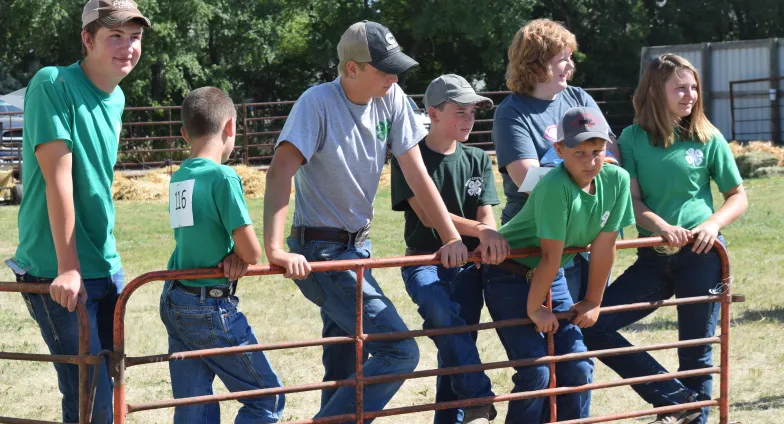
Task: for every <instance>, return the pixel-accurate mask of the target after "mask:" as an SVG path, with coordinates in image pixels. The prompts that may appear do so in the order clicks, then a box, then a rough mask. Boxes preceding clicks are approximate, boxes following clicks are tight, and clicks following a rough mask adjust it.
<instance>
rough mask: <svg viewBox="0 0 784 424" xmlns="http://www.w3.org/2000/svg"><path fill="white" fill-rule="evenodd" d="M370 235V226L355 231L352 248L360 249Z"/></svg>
mask: <svg viewBox="0 0 784 424" xmlns="http://www.w3.org/2000/svg"><path fill="white" fill-rule="evenodd" d="M369 235H370V225H366V226H364V227H362V228H360V229H359V231H357V233H356V234H355V235H354V247H362V245H363V244H365V242H366V241H367V239H368V236H369Z"/></svg>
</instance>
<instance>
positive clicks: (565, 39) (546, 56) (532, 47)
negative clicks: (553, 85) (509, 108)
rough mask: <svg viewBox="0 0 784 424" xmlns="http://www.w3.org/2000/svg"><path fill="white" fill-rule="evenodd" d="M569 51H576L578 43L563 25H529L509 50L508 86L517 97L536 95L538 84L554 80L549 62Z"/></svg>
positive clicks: (538, 21)
mask: <svg viewBox="0 0 784 424" xmlns="http://www.w3.org/2000/svg"><path fill="white" fill-rule="evenodd" d="M566 49H569V50H572V51H575V50H577V39H576V38H575V37H574V34H572V33H571V32H569V30H568V29H566V28H564V26H563V25H561V24H559V23H557V22H554V21H551V20H549V19H536V20H533V21H531V22H529V23H528V24H527V25H526V26H524V27H522V28H520V30H519V31H517V34H516V35H515V38H514V40H513V41H512V44H511V45H510V46H509V64H508V65H507V67H506V86H507V87H509V89H510V90H512V91H514V92H515V93H518V94H531V93H533V91H534V88H535V87H536V84H538V83H541V82H548V81H550V80H551V79H552V78H553V75H552V72H550V68H549V67H548V62H549V61H550V59H552V58H553V57H555V55H557V54H558V53H560V52H562V51H563V50H566ZM573 73H574V71H572V72H570V73H569V75H568V79H571V78H572V74H573Z"/></svg>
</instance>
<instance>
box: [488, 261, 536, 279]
mask: <svg viewBox="0 0 784 424" xmlns="http://www.w3.org/2000/svg"><path fill="white" fill-rule="evenodd" d="M496 266H497V267H498V268H500V269H501V270H503V271H504V272H507V273H509V274H512V275H517V276H518V277H523V278H525V279H527V280H528V281H533V279H534V272H535V271H536V268H528V267H527V266H525V265H523V264H521V263H520V262H517V261H515V260H514V259H507V260H505V261H503V262H501V263H500V264H498V265H496Z"/></svg>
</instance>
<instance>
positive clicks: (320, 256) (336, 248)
mask: <svg viewBox="0 0 784 424" xmlns="http://www.w3.org/2000/svg"><path fill="white" fill-rule="evenodd" d="M348 249H349V247H348V245H346V244H343V243H338V242H334V241H314V242H313V257H314V258H315V259H316V260H318V261H332V260H335V259H337V257H338V256H340V255H342V254H344V253H346V252H347V251H348Z"/></svg>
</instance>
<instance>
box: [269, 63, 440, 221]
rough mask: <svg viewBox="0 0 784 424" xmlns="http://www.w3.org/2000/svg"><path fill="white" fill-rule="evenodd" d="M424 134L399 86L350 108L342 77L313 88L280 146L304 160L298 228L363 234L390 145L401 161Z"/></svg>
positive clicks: (297, 182) (294, 113)
mask: <svg viewBox="0 0 784 424" xmlns="http://www.w3.org/2000/svg"><path fill="white" fill-rule="evenodd" d="M426 133H427V132H426V130H425V128H424V127H422V126H421V125H419V124H417V122H416V120H415V118H414V111H413V110H412V109H411V106H410V105H409V104H408V102H407V101H406V95H405V93H403V90H402V89H401V88H400V86H398V85H397V84H395V85H393V86H392V88H391V89H390V92H389V94H387V95H386V96H384V97H378V98H373V99H372V100H371V101H370V103H369V104H367V105H357V104H354V103H352V102H351V101H350V100H349V99H348V97H346V93H345V92H344V91H343V87H341V85H340V78H337V79H336V80H334V81H332V82H328V83H324V84H320V85H318V86H316V87H312V88H309V89H308V90H307V91H305V93H303V94H302V96H301V97H300V98H299V99H298V100H297V102H296V103H295V104H294V107H293V108H292V109H291V113H290V114H289V117H288V119H287V120H286V124H285V125H284V127H283V131H282V132H281V134H280V137H279V138H278V142H277V143H276V144H275V147H276V148H277V147H278V146H279V145H280V143H281V142H283V141H287V142H289V143H291V144H292V145H294V147H296V148H297V149H299V151H300V152H301V153H302V156H304V157H305V163H304V164H303V165H302V166H301V167H300V169H299V170H298V171H297V173H296V174H295V176H294V189H295V190H296V192H295V194H294V225H295V226H304V227H330V228H340V229H343V230H346V231H349V232H356V231H359V230H360V229H361V228H362V227H364V226H366V225H367V224H369V223H370V220H371V219H373V200H374V199H375V198H376V191H378V183H379V181H380V179H381V170H382V169H383V167H384V162H385V160H386V152H387V148H389V150H391V151H392V154H393V155H395V156H399V155H401V154H403V153H405V152H407V151H409V150H410V149H411V148H412V147H414V146H416V145H417V143H419V141H420V140H422V139H423V138H424V137H425V135H426Z"/></svg>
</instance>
